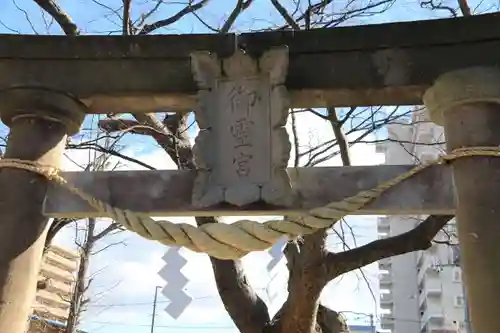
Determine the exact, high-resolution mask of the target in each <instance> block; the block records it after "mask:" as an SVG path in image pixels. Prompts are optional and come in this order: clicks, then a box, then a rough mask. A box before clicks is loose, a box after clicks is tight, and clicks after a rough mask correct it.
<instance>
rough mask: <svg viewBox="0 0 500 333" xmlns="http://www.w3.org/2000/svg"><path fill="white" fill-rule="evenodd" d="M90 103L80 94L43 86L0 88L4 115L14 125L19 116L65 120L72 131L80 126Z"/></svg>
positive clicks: (9, 123) (54, 120) (1, 109)
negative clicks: (86, 105) (79, 96)
mask: <svg viewBox="0 0 500 333" xmlns="http://www.w3.org/2000/svg"><path fill="white" fill-rule="evenodd" d="M85 110H86V107H85V105H84V104H83V103H82V102H80V101H79V100H78V99H77V98H75V97H73V96H71V95H69V94H65V93H63V92H59V91H54V90H51V89H47V88H42V87H29V88H28V87H16V88H11V89H6V90H3V91H0V119H1V120H2V122H3V123H4V124H5V125H7V126H9V127H10V126H11V125H12V123H13V122H14V121H15V120H16V119H19V118H39V119H46V120H50V121H53V122H58V123H63V124H64V125H65V126H66V128H67V133H68V135H74V134H76V133H78V131H79V130H80V126H81V124H82V123H83V120H84V118H85V114H86V112H85Z"/></svg>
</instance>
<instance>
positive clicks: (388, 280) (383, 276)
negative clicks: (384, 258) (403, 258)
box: [378, 273, 392, 289]
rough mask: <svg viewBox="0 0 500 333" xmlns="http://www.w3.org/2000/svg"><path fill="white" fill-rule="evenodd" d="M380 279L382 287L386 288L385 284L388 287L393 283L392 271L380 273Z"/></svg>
mask: <svg viewBox="0 0 500 333" xmlns="http://www.w3.org/2000/svg"><path fill="white" fill-rule="evenodd" d="M378 280H379V284H380V288H381V289H386V288H383V286H385V287H388V286H390V285H392V276H391V273H380V274H379V275H378Z"/></svg>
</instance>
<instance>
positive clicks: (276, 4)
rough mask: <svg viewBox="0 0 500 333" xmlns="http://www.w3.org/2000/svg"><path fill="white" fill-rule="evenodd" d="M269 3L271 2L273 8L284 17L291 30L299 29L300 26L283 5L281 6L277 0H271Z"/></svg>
mask: <svg viewBox="0 0 500 333" xmlns="http://www.w3.org/2000/svg"><path fill="white" fill-rule="evenodd" d="M271 3H272V4H273V6H274V8H276V10H277V11H278V12H279V13H280V14H281V16H283V18H284V19H285V22H286V23H287V24H288V25H289V26H290V27H292V29H293V30H300V26H299V24H298V23H297V22H295V20H294V19H293V17H292V16H291V15H290V14H289V13H288V12H287V10H286V9H285V7H283V6H282V5H281V4H280V3H279V0H271Z"/></svg>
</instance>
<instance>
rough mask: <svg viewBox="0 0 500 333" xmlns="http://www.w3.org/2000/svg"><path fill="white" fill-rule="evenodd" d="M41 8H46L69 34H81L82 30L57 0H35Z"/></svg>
mask: <svg viewBox="0 0 500 333" xmlns="http://www.w3.org/2000/svg"><path fill="white" fill-rule="evenodd" d="M34 1H35V2H36V4H37V5H38V6H40V8H42V9H43V10H45V11H46V12H47V13H48V14H49V15H50V16H52V17H53V18H54V20H56V22H57V23H58V24H59V26H60V27H61V29H62V30H63V31H64V33H65V34H66V35H68V36H76V35H79V34H80V30H79V29H78V27H77V26H76V24H75V23H73V20H72V19H71V17H69V15H68V14H66V12H64V11H63V10H62V9H61V7H59V5H58V4H57V3H56V1H55V0H34Z"/></svg>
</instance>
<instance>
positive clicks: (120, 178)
mask: <svg viewBox="0 0 500 333" xmlns="http://www.w3.org/2000/svg"><path fill="white" fill-rule="evenodd" d="M411 167H412V166H405V165H403V166H401V165H399V166H397V165H380V166H355V167H315V168H298V169H293V168H289V169H288V170H287V171H288V174H289V176H290V179H291V182H292V186H293V189H294V202H293V203H291V204H289V205H288V206H281V207H276V206H271V205H266V204H261V203H254V204H251V205H247V206H242V207H237V206H231V205H216V206H213V207H208V208H204V209H200V208H197V207H194V206H193V205H192V202H191V196H192V190H193V183H194V181H195V178H196V172H194V171H187V170H182V171H177V170H162V171H113V172H66V173H64V174H63V175H64V177H65V178H66V179H68V181H69V182H70V183H71V184H73V185H74V186H76V187H78V188H81V189H83V190H85V191H86V192H87V193H89V194H92V195H94V196H95V197H97V198H99V199H101V200H104V201H106V202H108V203H110V204H111V205H115V206H117V207H119V208H123V209H130V210H133V211H137V212H144V213H147V214H149V215H151V216H212V215H227V216H236V215H240V216H245V215H286V214H291V213H295V212H303V211H304V210H306V209H312V208H315V207H318V206H323V205H326V204H328V203H329V202H331V201H340V200H342V199H344V198H345V197H347V196H351V195H354V194H356V193H357V192H358V191H361V190H365V189H368V188H372V187H374V186H376V185H377V184H379V183H381V182H383V181H386V180H389V179H391V178H393V177H395V176H397V175H399V174H401V173H403V172H406V171H408V170H409V169H411ZM454 209H455V203H454V196H453V185H452V181H451V172H450V168H449V166H446V165H437V166H432V167H430V168H429V169H427V170H425V171H423V172H421V173H419V174H418V175H416V176H414V177H413V178H411V179H410V180H407V181H406V182H404V183H402V184H400V185H398V186H396V187H394V188H393V189H391V190H389V191H388V192H387V193H385V194H384V195H382V197H380V198H379V199H377V200H376V201H374V202H373V203H372V204H370V205H369V206H367V207H366V208H365V209H362V210H360V211H359V212H357V214H359V215H385V214H388V215H405V214H454ZM45 213H46V214H48V215H49V216H51V217H79V218H81V217H88V216H92V217H102V216H103V214H98V213H96V212H95V211H94V210H93V209H92V208H90V207H89V206H88V205H87V204H86V203H85V202H83V201H82V200H81V199H79V198H77V197H75V195H73V194H70V193H68V191H67V190H65V189H63V188H60V187H59V186H57V185H54V186H52V187H51V188H50V190H49V191H48V194H47V198H46V203H45Z"/></svg>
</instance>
